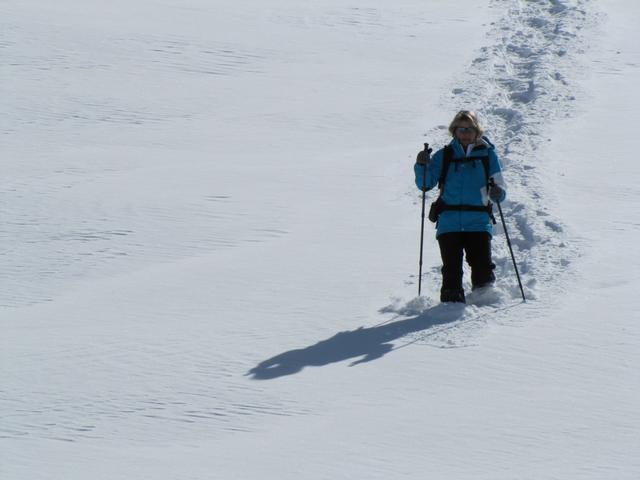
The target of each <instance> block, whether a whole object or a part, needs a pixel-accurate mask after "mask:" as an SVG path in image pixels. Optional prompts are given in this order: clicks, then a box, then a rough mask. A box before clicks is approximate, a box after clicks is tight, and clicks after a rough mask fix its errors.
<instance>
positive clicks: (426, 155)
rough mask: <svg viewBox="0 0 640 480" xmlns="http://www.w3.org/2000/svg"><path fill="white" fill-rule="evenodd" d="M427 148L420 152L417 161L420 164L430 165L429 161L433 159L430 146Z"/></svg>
mask: <svg viewBox="0 0 640 480" xmlns="http://www.w3.org/2000/svg"><path fill="white" fill-rule="evenodd" d="M425 147H426V145H425ZM426 148H427V149H426V150H422V151H421V152H418V157H417V158H416V163H417V164H418V165H424V166H425V167H426V166H427V165H429V161H430V160H431V149H430V148H428V147H426Z"/></svg>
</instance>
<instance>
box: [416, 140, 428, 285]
mask: <svg viewBox="0 0 640 480" xmlns="http://www.w3.org/2000/svg"><path fill="white" fill-rule="evenodd" d="M421 153H423V154H424V155H426V157H427V158H425V159H424V163H423V164H422V168H423V175H422V222H421V225H420V262H419V271H418V296H420V292H421V290H422V246H423V244H424V204H425V199H426V194H427V163H428V162H429V159H430V156H431V149H430V148H429V144H428V143H425V144H424V151H423V152H421Z"/></svg>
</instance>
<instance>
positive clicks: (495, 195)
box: [489, 183, 504, 202]
mask: <svg viewBox="0 0 640 480" xmlns="http://www.w3.org/2000/svg"><path fill="white" fill-rule="evenodd" d="M503 195H504V189H503V188H501V187H499V186H498V185H496V184H495V183H492V184H491V185H489V198H490V199H491V201H492V202H499V201H500V200H501V199H502V196H503Z"/></svg>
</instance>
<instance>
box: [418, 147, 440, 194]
mask: <svg viewBox="0 0 640 480" xmlns="http://www.w3.org/2000/svg"><path fill="white" fill-rule="evenodd" d="M442 157H443V153H442V150H438V151H437V152H436V153H435V154H434V155H433V157H431V161H430V162H429V166H428V167H427V168H425V166H424V165H421V164H419V163H416V164H415V165H414V166H413V172H414V173H415V176H416V187H418V189H419V190H422V186H423V182H424V179H425V177H424V175H425V171H426V174H427V177H426V187H427V188H426V191H429V190H431V189H432V188H433V187H435V186H436V185H437V184H438V179H439V178H440V170H441V169H442Z"/></svg>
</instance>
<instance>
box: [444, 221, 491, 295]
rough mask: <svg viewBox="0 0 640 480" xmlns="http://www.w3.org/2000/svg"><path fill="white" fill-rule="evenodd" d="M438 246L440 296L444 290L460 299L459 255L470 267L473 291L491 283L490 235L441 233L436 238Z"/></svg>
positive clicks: (460, 265) (485, 233)
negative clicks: (458, 296) (440, 274)
mask: <svg viewBox="0 0 640 480" xmlns="http://www.w3.org/2000/svg"><path fill="white" fill-rule="evenodd" d="M438 243H439V244H440V256H441V257H442V290H441V296H442V294H443V293H444V292H445V291H446V292H449V293H451V292H459V293H460V294H462V295H463V296H464V290H463V288H462V257H463V253H464V254H465V256H466V260H467V263H468V264H469V266H470V267H471V285H472V286H473V288H479V287H484V286H486V285H490V284H492V283H493V282H494V281H495V279H496V277H495V275H494V273H493V269H494V268H496V266H495V264H494V263H493V262H492V261H491V235H489V234H488V233H487V232H452V233H444V234H442V235H440V236H439V237H438ZM445 296H446V295H445ZM463 298H464V297H463Z"/></svg>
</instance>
